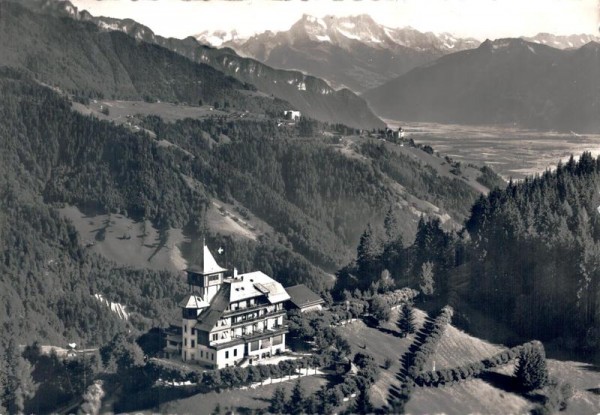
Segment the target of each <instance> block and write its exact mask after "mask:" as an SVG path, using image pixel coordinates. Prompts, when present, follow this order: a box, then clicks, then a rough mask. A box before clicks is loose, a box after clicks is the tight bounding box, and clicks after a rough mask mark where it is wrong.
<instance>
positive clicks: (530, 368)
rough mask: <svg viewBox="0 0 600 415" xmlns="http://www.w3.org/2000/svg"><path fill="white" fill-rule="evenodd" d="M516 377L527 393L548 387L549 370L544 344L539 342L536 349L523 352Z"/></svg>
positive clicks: (520, 355)
mask: <svg viewBox="0 0 600 415" xmlns="http://www.w3.org/2000/svg"><path fill="white" fill-rule="evenodd" d="M515 376H516V377H517V380H518V382H519V384H520V385H521V386H522V387H523V389H524V390H525V391H532V390H534V389H539V388H542V387H544V386H545V385H546V383H547V382H548V368H547V367H546V354H545V352H544V346H543V345H542V343H539V342H537V343H536V345H535V347H533V348H527V349H523V350H521V352H520V354H519V361H518V363H517V367H516V368H515Z"/></svg>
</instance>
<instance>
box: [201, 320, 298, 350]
mask: <svg viewBox="0 0 600 415" xmlns="http://www.w3.org/2000/svg"><path fill="white" fill-rule="evenodd" d="M287 332H288V326H287V325H285V324H280V325H278V326H274V327H273V328H271V329H265V330H257V331H255V332H253V333H251V334H242V335H241V336H233V337H232V338H231V339H230V340H229V341H228V342H225V343H220V344H215V345H213V346H211V347H216V349H217V350H219V349H222V348H226V347H231V346H232V345H235V344H243V343H248V342H250V341H252V340H260V339H264V338H267V337H271V336H275V335H277V334H283V333H287Z"/></svg>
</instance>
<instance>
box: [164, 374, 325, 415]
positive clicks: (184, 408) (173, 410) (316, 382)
mask: <svg viewBox="0 0 600 415" xmlns="http://www.w3.org/2000/svg"><path fill="white" fill-rule="evenodd" d="M295 383H296V380H291V381H287V382H281V383H276V384H273V385H269V384H266V385H264V386H262V387H258V388H256V389H245V390H238V389H236V390H235V391H224V392H221V393H217V392H210V393H207V394H202V395H194V396H191V397H189V398H186V399H181V400H178V401H173V402H170V403H167V404H164V405H162V406H161V407H160V412H161V413H169V414H199V413H202V414H208V413H211V412H212V410H213V409H214V408H215V407H216V406H217V404H220V406H221V410H222V411H223V412H222V413H224V412H225V409H226V408H229V409H233V410H234V412H235V413H238V412H239V413H242V412H241V409H243V408H247V409H251V410H252V409H266V408H267V407H268V406H269V400H270V399H271V396H273V392H274V391H275V388H276V387H277V386H282V387H283V388H284V389H285V391H286V395H287V397H288V398H289V396H290V395H291V390H292V388H293V387H294V384H295ZM326 383H327V380H326V379H325V377H324V376H323V375H317V376H307V377H303V378H301V380H300V384H301V385H302V387H303V388H304V390H305V392H306V393H307V394H312V393H314V392H315V391H317V390H318V389H319V388H320V387H321V385H325V384H326Z"/></svg>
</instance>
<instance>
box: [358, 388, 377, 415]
mask: <svg viewBox="0 0 600 415" xmlns="http://www.w3.org/2000/svg"><path fill="white" fill-rule="evenodd" d="M353 407H354V410H353V413H356V414H361V415H364V414H371V413H373V411H374V408H373V403H372V402H371V398H370V397H369V389H368V388H360V391H359V393H358V396H357V397H356V401H355V402H354V405H353Z"/></svg>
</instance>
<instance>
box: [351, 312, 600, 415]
mask: <svg viewBox="0 0 600 415" xmlns="http://www.w3.org/2000/svg"><path fill="white" fill-rule="evenodd" d="M424 317H425V313H423V312H421V311H417V323H418V324H417V326H418V327H420V326H421V325H422V324H423V320H424ZM396 319H397V312H394V313H393V317H392V319H391V321H395V320H396ZM384 328H385V329H388V330H392V331H396V330H397V329H396V327H395V326H394V324H392V323H386V324H385V325H384ZM342 330H343V331H344V333H345V336H346V337H347V339H348V340H349V342H350V344H351V345H352V348H353V351H354V352H358V351H366V352H368V353H370V354H372V355H373V356H374V357H375V359H376V361H377V363H379V364H381V365H382V364H383V362H384V361H385V359H386V358H389V359H391V360H392V362H393V365H392V367H391V368H390V369H388V370H385V369H383V368H382V369H381V375H380V378H379V380H378V381H377V383H375V385H373V387H371V389H370V393H371V399H372V401H373V403H374V404H376V405H378V406H383V405H384V404H386V403H387V402H386V401H387V396H388V390H389V388H390V386H391V385H398V384H399V382H398V380H397V379H396V373H397V372H398V370H399V368H400V362H399V359H400V357H401V356H402V355H403V354H404V353H405V352H406V351H407V349H408V347H409V346H410V344H411V342H412V341H413V338H412V336H411V337H408V338H406V339H403V338H399V337H395V336H394V335H393V334H391V333H389V332H388V333H384V332H383V331H381V330H378V329H375V328H370V327H368V326H366V325H365V324H364V323H362V322H361V321H357V322H354V323H351V324H350V325H348V326H346V327H345V328H343V329H342ZM364 345H366V349H363V348H362V347H363V346H364ZM502 349H503V347H502V346H497V345H493V344H490V343H488V342H485V341H483V340H480V339H477V338H475V337H472V336H470V335H468V334H466V333H465V332H462V331H460V330H458V329H456V328H455V327H453V326H450V327H448V328H447V330H446V332H445V334H444V336H443V338H442V340H441V341H440V343H439V344H438V348H437V352H436V354H435V355H434V357H433V359H432V361H430V362H429V363H428V365H426V369H428V370H430V369H431V368H432V364H433V361H434V360H435V365H436V368H437V369H439V368H442V367H453V366H458V365H460V364H463V363H467V362H472V361H477V360H480V359H482V358H485V357H488V356H490V355H492V354H494V353H496V352H498V351H500V350H502ZM548 366H549V370H550V374H551V375H553V376H556V377H558V378H561V379H564V380H567V381H569V382H570V383H571V384H572V385H573V386H574V387H575V389H576V393H575V396H574V397H573V399H571V401H570V402H569V408H568V410H567V413H595V412H594V410H595V409H597V408H600V396H598V395H597V394H595V393H593V392H592V391H589V389H594V388H597V387H598V385H599V384H600V373H599V372H598V371H594V370H592V369H593V368H591V367H589V366H587V365H584V364H582V363H579V362H562V361H556V360H549V363H548ZM511 371H512V367H508V366H507V367H505V368H504V370H503V372H506V373H510V372H511ZM532 407H533V403H532V402H530V401H528V400H526V399H525V398H523V397H522V396H520V395H517V394H515V393H512V392H508V391H505V390H503V389H500V388H498V387H495V386H494V385H491V384H490V383H488V382H486V381H483V380H481V379H475V380H471V381H467V382H463V383H461V384H458V385H455V386H451V387H443V388H417V389H416V390H415V392H414V394H413V396H412V398H411V400H410V401H409V403H408V405H407V411H408V412H409V413H412V414H425V413H441V412H444V413H447V414H464V413H494V414H505V413H524V412H527V411H528V410H529V409H531V408H532Z"/></svg>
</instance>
